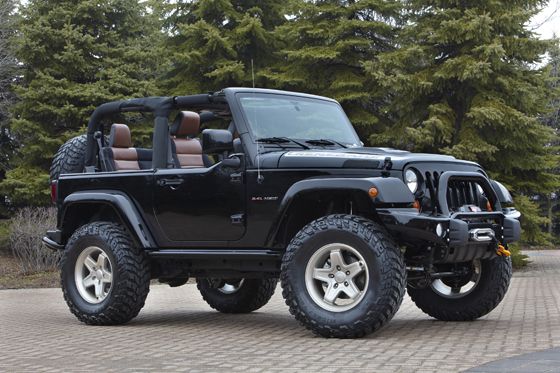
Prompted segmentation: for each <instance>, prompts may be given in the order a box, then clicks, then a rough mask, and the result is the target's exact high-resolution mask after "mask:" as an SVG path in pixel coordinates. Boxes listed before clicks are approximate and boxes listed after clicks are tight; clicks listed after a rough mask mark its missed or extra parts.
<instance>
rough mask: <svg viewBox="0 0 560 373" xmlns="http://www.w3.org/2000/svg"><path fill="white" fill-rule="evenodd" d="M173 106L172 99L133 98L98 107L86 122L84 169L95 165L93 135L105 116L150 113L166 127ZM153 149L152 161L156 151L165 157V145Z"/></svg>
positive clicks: (95, 147) (95, 152) (95, 150)
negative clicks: (137, 112) (162, 118)
mask: <svg viewBox="0 0 560 373" xmlns="http://www.w3.org/2000/svg"><path fill="white" fill-rule="evenodd" d="M204 96H208V95H204ZM186 97H189V96H186ZM206 100H207V102H208V98H206ZM174 105H175V101H174V98H173V97H146V98H133V99H130V100H123V101H113V102H107V103H105V104H102V105H99V106H98V107H97V108H96V109H95V110H94V111H93V113H92V114H91V117H90V118H89V122H88V128H87V147H86V159H85V167H88V166H89V167H94V166H95V163H96V161H95V158H96V154H97V152H98V150H99V149H97V143H96V141H95V138H94V134H95V132H96V131H101V130H102V128H101V120H102V119H103V118H104V117H105V116H107V115H111V114H117V113H122V112H131V111H150V112H153V113H154V114H155V116H156V118H157V117H166V120H165V123H166V125H167V117H168V116H169V113H170V112H171V110H173V109H174ZM166 130H167V129H166ZM156 132H157V131H156ZM155 136H156V135H155V134H154V139H155ZM160 142H161V140H160ZM158 145H160V146H161V144H159V143H158ZM153 148H154V159H156V158H160V157H158V156H157V153H158V151H159V152H161V153H163V155H164V156H165V157H167V145H165V146H164V147H163V148H159V149H164V150H163V151H160V150H159V149H158V148H157V147H156V143H155V142H154V146H153ZM156 149H157V150H156ZM165 159H167V158H165ZM166 162H167V161H166Z"/></svg>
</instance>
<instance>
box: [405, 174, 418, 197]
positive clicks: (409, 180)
mask: <svg viewBox="0 0 560 373" xmlns="http://www.w3.org/2000/svg"><path fill="white" fill-rule="evenodd" d="M404 182H405V183H406V186H407V187H408V189H410V191H411V192H412V193H415V192H416V190H417V189H418V175H417V174H416V172H414V171H413V170H406V172H405V173H404Z"/></svg>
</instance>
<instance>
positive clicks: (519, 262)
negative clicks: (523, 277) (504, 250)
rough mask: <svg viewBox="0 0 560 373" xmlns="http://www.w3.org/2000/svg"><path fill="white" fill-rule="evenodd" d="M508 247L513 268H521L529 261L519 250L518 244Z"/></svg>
mask: <svg viewBox="0 0 560 373" xmlns="http://www.w3.org/2000/svg"><path fill="white" fill-rule="evenodd" d="M508 249H509V251H510V252H511V264H512V265H513V268H515V269H521V268H523V267H525V266H527V264H529V263H531V262H530V261H529V257H528V256H527V255H525V254H523V253H522V252H521V247H520V246H519V244H514V245H511V246H509V247H508Z"/></svg>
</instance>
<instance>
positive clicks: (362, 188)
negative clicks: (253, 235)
mask: <svg viewBox="0 0 560 373" xmlns="http://www.w3.org/2000/svg"><path fill="white" fill-rule="evenodd" d="M371 188H376V189H377V196H376V197H373V198H372V197H370V195H369V190H370V189H371ZM327 190H332V191H335V190H338V191H340V190H347V191H358V192H361V193H365V194H366V195H367V196H368V197H369V198H371V200H372V202H373V204H374V205H378V204H388V203H399V204H406V203H413V202H414V195H413V194H412V192H411V191H410V190H409V189H408V187H407V186H406V184H405V183H404V182H403V181H402V180H401V179H398V178H396V177H366V178H362V177H360V178H357V177H338V178H331V177H329V178H313V179H305V180H301V181H298V182H296V183H294V184H293V185H292V186H291V187H290V188H289V189H288V190H287V191H286V193H285V194H284V197H283V198H282V201H281V202H280V205H279V206H278V214H277V216H276V219H275V220H274V224H273V225H272V227H273V228H272V229H271V230H270V232H269V234H268V237H267V245H271V244H272V243H273V241H274V238H275V237H276V235H277V233H278V230H279V228H280V226H281V224H282V222H283V220H284V217H285V215H286V212H287V211H288V210H289V208H290V206H291V204H292V202H293V201H294V199H295V198H296V197H297V196H298V195H301V194H303V193H309V192H318V191H327Z"/></svg>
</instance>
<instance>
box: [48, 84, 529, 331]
mask: <svg viewBox="0 0 560 373" xmlns="http://www.w3.org/2000/svg"><path fill="white" fill-rule="evenodd" d="M187 110H188V111H187ZM125 112H141V113H143V114H144V115H151V116H153V118H154V127H153V139H152V148H151V149H148V148H139V147H133V144H134V141H133V139H131V134H130V130H129V128H128V126H127V125H124V124H112V125H111V126H110V133H109V135H108V136H107V135H106V134H105V133H104V127H107V128H108V126H106V124H107V121H108V120H110V119H114V118H116V117H119V116H120V117H122V116H123V115H124V114H123V113H125ZM170 118H174V119H173V121H170ZM109 123H110V122H109ZM51 181H52V185H51V188H52V198H53V201H54V202H55V203H56V205H57V207H58V223H57V229H55V230H52V231H48V232H47V234H46V236H45V237H44V239H43V241H44V243H45V244H46V245H47V246H48V247H50V248H52V249H55V250H64V255H63V259H62V263H61V268H62V274H61V281H62V289H63V292H64V298H65V299H66V302H67V303H68V305H69V307H70V310H71V311H72V313H74V314H75V315H76V316H77V317H78V319H80V320H81V321H83V322H85V323H87V324H97V325H99V324H101V325H107V324H120V323H125V322H127V321H129V320H130V319H132V318H133V317H135V316H136V315H137V314H138V312H139V311H140V309H141V308H142V306H143V305H144V301H145V299H146V296H147V294H148V291H149V284H150V280H151V279H159V281H160V282H163V283H168V284H169V285H170V286H180V285H183V284H185V283H186V282H187V280H188V279H189V278H196V282H197V286H198V289H199V290H200V292H201V293H202V296H203V297H204V299H205V300H206V301H207V302H208V304H209V305H210V306H211V307H213V308H215V309H216V310H218V311H221V312H228V313H243V312H251V311H254V310H256V309H258V308H260V307H262V306H263V305H265V304H266V303H267V301H268V300H269V299H270V297H271V296H272V294H273V293H274V290H275V288H276V283H277V281H278V278H279V279H280V282H281V285H282V288H283V292H282V295H283V296H284V298H285V300H286V304H287V305H288V306H289V308H290V312H291V313H292V314H293V315H294V316H295V317H296V319H297V320H299V321H300V322H301V323H302V324H303V325H304V326H306V327H307V328H309V329H311V330H312V331H314V332H316V333H318V334H320V335H322V336H325V337H343V338H344V337H346V338H348V337H350V338H351V337H360V336H364V335H366V334H368V333H371V332H373V331H375V330H377V329H379V328H380V327H382V326H383V325H385V324H386V323H387V322H388V321H389V320H390V319H391V318H392V317H393V315H394V314H395V313H396V312H397V310H398V308H399V306H400V304H401V302H402V299H403V296H404V293H405V289H407V290H408V293H409V295H410V296H411V298H412V300H413V301H414V302H415V303H416V305H417V306H418V307H420V308H421V309H422V310H423V311H424V312H426V313H427V314H429V315H431V316H433V317H435V318H438V319H440V320H473V319H476V318H478V317H481V316H483V315H485V314H487V313H488V312H490V311H491V310H492V309H494V308H495V307H496V306H497V305H498V303H499V302H500V301H501V300H502V298H503V296H504V294H505V292H506V290H507V287H508V285H509V281H510V277H511V260H510V258H509V257H508V256H509V252H508V250H507V244H509V243H511V242H514V241H516V240H518V239H519V235H520V225H519V221H518V218H519V213H518V212H517V211H516V210H515V209H514V208H513V207H512V206H511V204H512V199H511V196H510V194H509V193H508V191H507V190H506V188H504V187H503V186H502V185H501V184H500V183H498V182H497V181H494V180H491V179H489V178H488V175H487V174H486V172H485V171H484V170H483V169H482V168H481V167H480V166H479V165H478V164H476V163H473V162H467V161H461V160H457V159H455V158H453V157H450V156H443V155H434V154H412V153H409V152H405V151H399V150H394V149H387V148H367V147H363V144H362V143H361V142H360V139H359V138H358V136H357V134H356V132H355V131H354V129H353V127H352V125H351V123H350V122H349V120H348V119H347V117H346V115H345V114H344V111H343V110H342V108H341V107H340V105H339V104H338V103H337V102H336V101H334V100H332V99H328V98H324V97H318V96H312V95H307V94H300V93H291V92H283V91H274V90H265V89H248V88H226V89H224V90H222V91H219V92H215V93H210V94H200V95H192V96H177V97H152V98H143V99H132V100H126V101H118V102H110V103H106V104H103V105H101V106H99V107H98V108H97V109H96V110H95V111H94V112H93V114H92V116H91V119H90V121H89V124H88V129H87V135H84V136H79V137H76V138H74V139H72V140H70V141H68V142H67V143H66V144H64V145H63V146H62V147H61V148H60V150H59V151H58V153H57V154H56V155H55V157H54V161H53V166H52V168H51Z"/></svg>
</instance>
